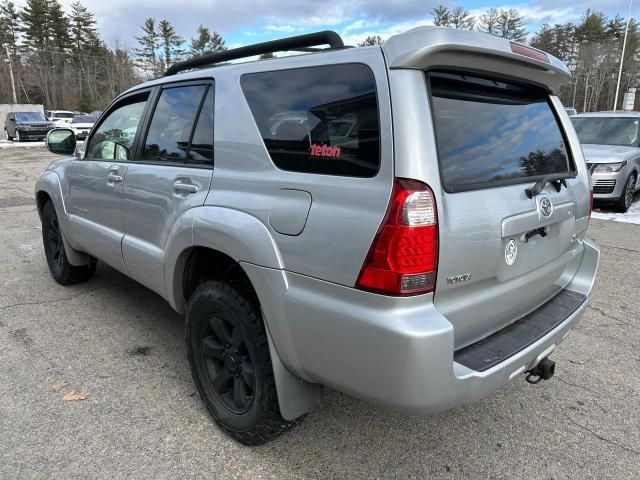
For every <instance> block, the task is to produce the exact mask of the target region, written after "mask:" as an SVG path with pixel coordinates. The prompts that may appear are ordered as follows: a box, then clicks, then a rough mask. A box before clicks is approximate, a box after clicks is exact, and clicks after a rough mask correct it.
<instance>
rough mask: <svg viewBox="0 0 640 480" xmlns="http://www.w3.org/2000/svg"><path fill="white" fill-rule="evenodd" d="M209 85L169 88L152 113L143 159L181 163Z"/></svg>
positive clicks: (185, 155) (165, 90)
mask: <svg viewBox="0 0 640 480" xmlns="http://www.w3.org/2000/svg"><path fill="white" fill-rule="evenodd" d="M206 88H207V87H206V85H194V86H185V87H174V88H167V89H164V90H163V91H162V94H161V95H160V99H159V100H158V104H157V105H156V109H155V111H154V113H153V119H152V120H151V126H150V127H149V132H148V133H147V139H146V141H145V145H144V152H143V153H142V159H143V160H149V161H159V162H172V163H173V162H179V163H182V162H184V161H185V160H186V159H187V150H188V148H189V139H190V138H191V131H192V130H193V124H194V122H195V119H196V115H197V114H198V108H199V107H200V102H201V101H202V95H203V94H204V91H205V89H206Z"/></svg>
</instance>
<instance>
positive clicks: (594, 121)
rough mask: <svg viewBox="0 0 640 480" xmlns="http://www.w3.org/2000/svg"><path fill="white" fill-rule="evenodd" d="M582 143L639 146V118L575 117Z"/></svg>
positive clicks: (575, 124)
mask: <svg viewBox="0 0 640 480" xmlns="http://www.w3.org/2000/svg"><path fill="white" fill-rule="evenodd" d="M571 121H572V122H573V126H574V127H575V128H576V133H577V134H578V138H579V139H580V143H592V144H596V145H624V146H627V147H637V146H638V118H634V117H626V118H625V117H573V118H571Z"/></svg>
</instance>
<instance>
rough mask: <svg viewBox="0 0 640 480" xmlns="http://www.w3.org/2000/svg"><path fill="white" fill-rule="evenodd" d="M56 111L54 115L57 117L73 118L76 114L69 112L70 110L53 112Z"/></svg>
mask: <svg viewBox="0 0 640 480" xmlns="http://www.w3.org/2000/svg"><path fill="white" fill-rule="evenodd" d="M53 113H54V115H53V116H54V117H55V118H73V116H74V115H75V113H68V112H53Z"/></svg>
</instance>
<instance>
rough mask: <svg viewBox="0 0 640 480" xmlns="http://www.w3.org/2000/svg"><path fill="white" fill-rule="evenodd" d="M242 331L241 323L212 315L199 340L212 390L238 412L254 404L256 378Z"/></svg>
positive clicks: (229, 407)
mask: <svg viewBox="0 0 640 480" xmlns="http://www.w3.org/2000/svg"><path fill="white" fill-rule="evenodd" d="M243 330H244V329H243V327H242V325H232V324H231V323H229V322H227V321H226V320H224V319H223V318H220V317H218V316H212V317H211V318H210V319H209V321H208V322H206V323H205V325H204V328H203V332H202V337H203V338H202V340H201V341H200V353H201V355H202V361H203V364H204V369H205V372H206V374H207V379H208V381H209V383H210V386H211V389H212V390H213V392H215V394H216V396H217V397H218V399H219V400H220V401H221V402H222V403H223V404H224V405H225V406H226V407H227V408H228V409H229V410H230V411H232V412H234V413H239V414H241V413H244V412H246V411H247V410H248V409H249V408H250V407H251V404H252V402H253V399H254V392H255V380H256V379H255V374H254V368H253V361H252V358H251V354H250V353H249V350H248V348H247V345H246V341H247V339H246V334H245V332H244V331H243Z"/></svg>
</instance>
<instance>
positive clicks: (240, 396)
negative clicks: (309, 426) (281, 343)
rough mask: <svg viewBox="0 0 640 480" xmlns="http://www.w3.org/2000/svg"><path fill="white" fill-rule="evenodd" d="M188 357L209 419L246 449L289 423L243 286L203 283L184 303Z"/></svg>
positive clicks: (255, 308) (254, 304)
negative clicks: (281, 408)
mask: <svg viewBox="0 0 640 480" xmlns="http://www.w3.org/2000/svg"><path fill="white" fill-rule="evenodd" d="M186 343H187V356H188V358H189V363H190V365H191V374H192V375H193V380H194V382H195V384H196V388H197V389H198V393H199V394H200V398H201V399H202V401H203V402H204V404H205V407H206V408H207V410H208V412H209V414H210V415H211V417H213V419H214V420H215V421H216V423H217V424H218V425H219V426H220V427H221V428H222V429H223V430H224V431H225V432H226V433H228V434H229V435H230V436H232V437H233V438H235V439H236V440H238V441H239V442H240V443H243V444H245V445H261V444H263V443H266V442H268V441H270V440H273V439H274V438H276V437H277V436H278V435H280V434H281V433H283V432H285V431H286V430H287V429H288V428H289V427H290V426H291V425H292V423H293V422H289V421H287V420H285V419H283V418H282V416H281V415H280V408H279V406H278V396H277V392H276V386H275V379H274V376H273V368H272V366H271V356H270V352H269V344H268V341H267V334H266V331H265V327H264V321H263V319H262V314H261V310H260V305H259V304H258V301H257V298H255V294H253V292H252V291H250V289H245V288H242V285H241V284H234V285H229V284H227V283H224V282H221V281H207V282H204V283H202V284H200V286H199V287H198V288H197V289H196V291H195V292H194V293H193V295H192V296H191V298H190V299H189V302H188V304H187V326H186Z"/></svg>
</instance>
